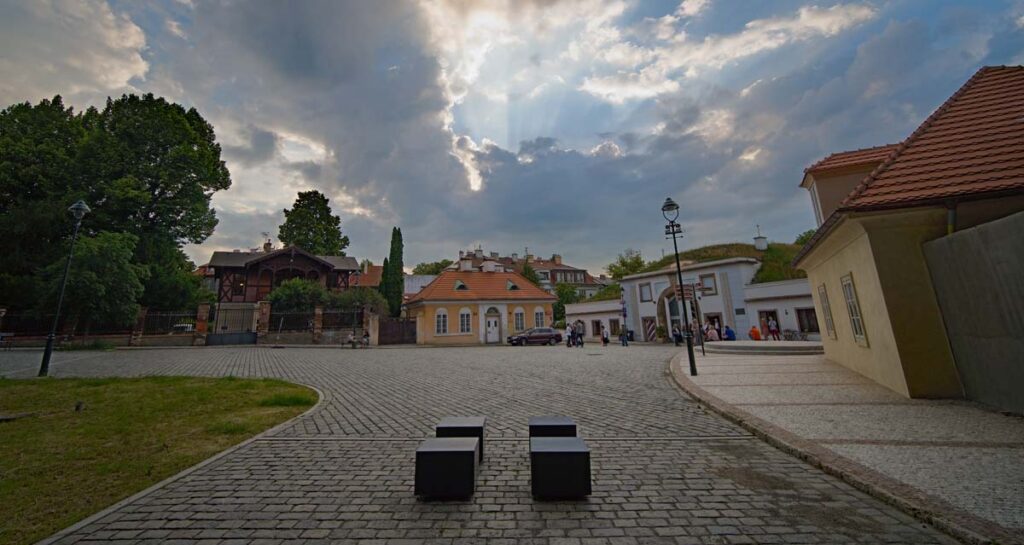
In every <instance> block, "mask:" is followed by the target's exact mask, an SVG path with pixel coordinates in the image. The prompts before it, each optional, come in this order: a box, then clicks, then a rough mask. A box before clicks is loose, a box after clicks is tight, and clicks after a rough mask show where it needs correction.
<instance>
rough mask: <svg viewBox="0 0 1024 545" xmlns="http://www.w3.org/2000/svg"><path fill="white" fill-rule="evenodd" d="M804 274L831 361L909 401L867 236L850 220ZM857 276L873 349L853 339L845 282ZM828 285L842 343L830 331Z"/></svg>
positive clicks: (807, 259)
mask: <svg viewBox="0 0 1024 545" xmlns="http://www.w3.org/2000/svg"><path fill="white" fill-rule="evenodd" d="M801 268H802V269H804V270H806V271H807V279H808V281H809V282H810V284H811V292H812V294H813V295H814V308H815V312H817V313H818V317H819V321H820V322H821V329H822V334H821V337H822V344H823V345H824V349H825V357H826V358H828V359H830V360H832V361H834V362H836V363H838V364H840V365H842V366H844V367H848V368H850V369H853V370H854V371H856V372H858V373H860V374H862V375H864V376H866V377H868V378H870V379H871V380H874V381H875V382H878V383H879V384H882V385H883V386H885V387H887V388H889V389H891V390H894V391H896V392H898V393H900V394H903V395H905V396H909V395H910V391H909V389H908V388H907V383H906V379H905V377H904V374H903V368H902V363H901V362H900V354H899V349H898V348H897V346H896V339H895V337H894V336H893V332H892V327H891V325H890V323H889V313H888V310H887V308H886V303H885V298H884V296H883V291H882V287H881V282H880V281H879V278H878V274H877V273H876V270H875V262H874V255H873V253H872V251H871V243H870V239H869V237H868V234H867V232H866V231H865V230H864V228H863V226H861V225H860V224H859V223H857V222H856V221H850V220H846V221H843V222H842V223H841V224H840V225H838V226H837V227H836V228H835V230H833V232H832V233H831V234H830V235H829V236H828V237H826V238H825V239H824V240H823V241H821V242H820V243H819V244H818V246H817V247H815V249H814V250H813V251H812V252H811V253H810V254H809V255H808V256H807V257H805V258H804V260H803V262H802V263H801ZM847 274H851V275H852V276H853V281H854V285H855V286H856V288H857V298H858V301H859V303H860V309H861V316H862V317H863V322H864V330H865V331H866V333H867V346H862V345H860V344H858V343H857V341H856V340H855V339H854V337H853V328H852V326H851V324H850V316H849V314H848V312H847V310H846V301H845V299H844V297H843V290H842V285H841V283H840V279H841V278H842V277H843V276H845V275H847ZM823 283H824V284H825V289H826V290H827V292H828V300H829V303H830V307H831V309H832V321H833V323H834V324H835V332H836V338H835V339H833V338H832V337H830V336H829V335H828V332H827V331H825V318H824V316H825V312H824V310H823V309H822V305H821V300H820V297H819V296H818V286H820V285H822V284H823Z"/></svg>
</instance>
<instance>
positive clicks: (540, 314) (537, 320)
mask: <svg viewBox="0 0 1024 545" xmlns="http://www.w3.org/2000/svg"><path fill="white" fill-rule="evenodd" d="M533 327H544V309H541V308H537V309H536V310H534V311H533Z"/></svg>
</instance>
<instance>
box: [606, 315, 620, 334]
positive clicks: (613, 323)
mask: <svg viewBox="0 0 1024 545" xmlns="http://www.w3.org/2000/svg"><path fill="white" fill-rule="evenodd" d="M608 334H609V335H615V336H618V334H619V320H618V319H616V318H611V319H609V320H608Z"/></svg>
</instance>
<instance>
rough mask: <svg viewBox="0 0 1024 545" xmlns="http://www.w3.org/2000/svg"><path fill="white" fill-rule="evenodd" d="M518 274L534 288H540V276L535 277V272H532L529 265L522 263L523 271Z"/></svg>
mask: <svg viewBox="0 0 1024 545" xmlns="http://www.w3.org/2000/svg"><path fill="white" fill-rule="evenodd" d="M519 274H521V275H523V277H524V278H526V279H527V280H529V281H530V283H531V284H533V285H534V286H540V276H538V275H537V271H535V270H533V267H531V266H530V264H529V263H523V270H522V271H519Z"/></svg>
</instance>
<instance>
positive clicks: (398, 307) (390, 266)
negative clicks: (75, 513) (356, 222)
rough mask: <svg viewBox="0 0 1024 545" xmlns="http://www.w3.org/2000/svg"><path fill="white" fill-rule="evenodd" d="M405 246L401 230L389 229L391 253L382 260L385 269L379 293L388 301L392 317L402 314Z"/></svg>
mask: <svg viewBox="0 0 1024 545" xmlns="http://www.w3.org/2000/svg"><path fill="white" fill-rule="evenodd" d="M404 249H405V245H404V244H403V243H402V230H401V229H399V228H398V227H392V228H391V251H390V252H389V253H388V257H387V259H385V260H384V263H385V267H384V272H383V277H382V278H381V286H382V290H381V292H382V293H383V294H384V298H385V299H387V300H388V308H389V310H390V312H391V315H392V316H398V315H399V314H400V313H401V312H402V296H403V295H404V293H405V271H404V265H403V257H402V253H403V251H404Z"/></svg>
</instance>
